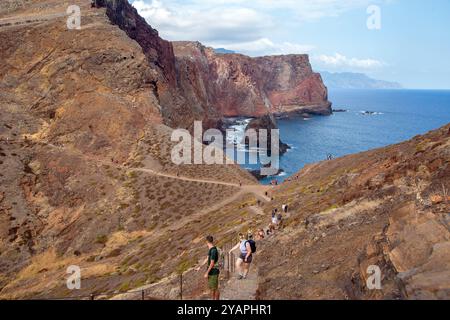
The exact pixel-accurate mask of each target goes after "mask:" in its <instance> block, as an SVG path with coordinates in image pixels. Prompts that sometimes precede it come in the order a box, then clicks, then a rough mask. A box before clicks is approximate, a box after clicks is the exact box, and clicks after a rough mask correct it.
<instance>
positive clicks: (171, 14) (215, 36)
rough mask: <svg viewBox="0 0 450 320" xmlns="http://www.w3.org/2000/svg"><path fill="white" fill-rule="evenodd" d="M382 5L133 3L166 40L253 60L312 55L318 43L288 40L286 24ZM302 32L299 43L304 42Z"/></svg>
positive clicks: (347, 0)
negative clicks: (245, 56)
mask: <svg viewBox="0 0 450 320" xmlns="http://www.w3.org/2000/svg"><path fill="white" fill-rule="evenodd" d="M383 1H391V0H314V1H313V0H251V1H249V0H134V1H132V0H130V2H132V4H133V6H134V7H135V8H136V9H137V10H138V12H139V13H140V14H141V15H142V16H143V17H144V18H145V19H146V20H147V22H148V23H149V24H150V25H151V26H152V27H154V28H156V29H157V30H158V31H159V33H160V35H161V36H162V37H163V38H165V39H168V40H172V41H174V40H192V41H194V40H195V41H200V42H202V43H203V44H205V45H207V46H211V47H216V48H226V49H229V50H234V51H237V52H240V53H244V54H247V55H251V56H261V55H273V54H296V53H310V52H311V51H312V50H314V49H315V45H313V44H303V43H298V42H296V40H294V41H292V40H289V38H290V36H291V35H292V32H293V31H292V30H291V31H289V32H286V31H284V30H283V29H282V28H283V27H284V26H285V23H286V22H291V21H294V20H295V21H297V22H305V21H310V20H317V19H321V18H324V17H330V16H339V15H341V14H342V13H344V12H346V11H348V10H352V9H355V8H364V7H365V6H366V7H367V6H368V5H369V4H370V3H371V4H373V3H379V2H383ZM362 14H365V10H364V11H362ZM301 25H302V24H301V23H300V24H299V25H298V27H299V28H300V30H301ZM298 32H299V31H297V30H296V31H295V35H294V37H293V38H294V39H298V38H299V34H298ZM280 35H281V36H282V37H283V38H282V39H280ZM286 40H287V41H286ZM315 61H316V62H317V63H318V64H320V65H325V66H329V67H335V68H340V67H353V68H359V69H370V68H375V67H379V66H381V65H382V64H381V62H380V61H377V60H373V59H356V58H347V57H345V56H343V55H341V54H335V55H334V56H330V55H321V56H316V57H315Z"/></svg>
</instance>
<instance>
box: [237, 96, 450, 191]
mask: <svg viewBox="0 0 450 320" xmlns="http://www.w3.org/2000/svg"><path fill="white" fill-rule="evenodd" d="M329 100H330V101H331V102H332V103H333V109H346V110H348V111H347V112H342V113H341V112H339V113H334V114H333V115H332V116H329V117H328V116H316V117H312V118H310V119H303V118H302V117H297V118H292V119H283V120H278V126H279V128H280V136H281V140H282V141H283V142H285V143H287V144H289V145H290V146H291V147H292V149H291V150H289V151H288V153H286V154H285V155H283V156H282V157H281V159H280V167H281V169H283V170H284V173H281V174H280V175H278V176H276V177H271V178H267V179H265V180H263V181H262V183H269V182H270V181H271V180H273V179H274V178H275V179H277V180H278V181H279V182H282V181H283V180H285V179H286V178H288V177H289V176H291V175H292V174H294V173H296V172H298V171H299V170H300V169H302V168H303V167H304V166H305V165H306V164H309V163H314V162H318V161H322V160H325V159H326V158H327V154H332V155H333V157H340V156H344V155H348V154H352V153H358V152H362V151H366V150H369V149H374V148H378V147H383V146H387V145H390V144H394V143H398V142H401V141H405V140H408V139H410V138H412V137H414V136H416V135H418V134H423V133H426V132H428V131H430V130H433V129H437V128H439V127H441V126H443V125H445V124H447V123H449V122H450V91H437V90H436V91H432V90H331V91H330V92H329ZM367 111H369V112H370V113H371V114H367V113H366V112H367ZM243 167H247V168H248V166H243Z"/></svg>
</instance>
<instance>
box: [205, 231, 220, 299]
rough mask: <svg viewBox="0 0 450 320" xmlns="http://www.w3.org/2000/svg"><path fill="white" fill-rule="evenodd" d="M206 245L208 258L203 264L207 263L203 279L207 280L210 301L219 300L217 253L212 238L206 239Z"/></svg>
mask: <svg viewBox="0 0 450 320" xmlns="http://www.w3.org/2000/svg"><path fill="white" fill-rule="evenodd" d="M206 244H207V246H208V249H209V251H208V257H207V260H205V263H206V262H207V263H208V269H207V271H206V273H205V276H204V277H205V279H208V288H209V289H210V290H211V294H212V299H213V300H219V298H220V292H219V274H220V270H219V266H218V262H219V251H218V250H217V248H216V246H214V238H213V237H212V236H207V237H206Z"/></svg>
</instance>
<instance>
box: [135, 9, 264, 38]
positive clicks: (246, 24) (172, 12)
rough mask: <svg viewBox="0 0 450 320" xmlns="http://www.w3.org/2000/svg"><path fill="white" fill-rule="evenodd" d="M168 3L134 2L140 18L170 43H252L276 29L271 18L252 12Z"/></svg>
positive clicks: (252, 10)
mask: <svg viewBox="0 0 450 320" xmlns="http://www.w3.org/2000/svg"><path fill="white" fill-rule="evenodd" d="M168 3H169V5H165V4H163V2H162V1H159V0H153V1H152V2H145V1H143V0H137V1H134V2H133V6H134V7H135V8H136V9H137V10H138V12H139V14H141V15H142V16H143V17H144V18H145V19H146V20H147V22H148V23H149V24H150V25H152V26H153V27H154V28H156V29H157V30H158V31H159V32H160V34H161V36H162V37H163V38H166V39H168V40H198V41H201V42H208V41H222V42H226V43H235V42H248V41H252V40H255V39H258V38H261V37H262V35H263V34H264V32H265V31H267V29H268V28H270V27H272V26H273V22H272V19H271V17H270V16H268V15H265V14H263V13H261V12H258V11H256V10H254V9H251V8H246V7H228V6H226V7H220V6H216V7H214V6H212V7H211V6H209V5H206V6H205V7H204V8H197V7H196V6H192V5H188V4H183V5H179V4H177V3H172V5H170V2H168ZM208 4H209V3H208Z"/></svg>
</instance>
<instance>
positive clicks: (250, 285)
mask: <svg viewBox="0 0 450 320" xmlns="http://www.w3.org/2000/svg"><path fill="white" fill-rule="evenodd" d="M255 260H256V258H255ZM257 289H258V267H257V265H256V264H255V262H253V263H252V264H251V266H250V272H249V274H248V276H247V278H246V279H242V280H238V279H237V275H236V274H233V275H231V276H230V280H228V281H227V282H226V284H225V287H224V288H223V290H222V294H221V299H222V300H255V297H256V290H257Z"/></svg>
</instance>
